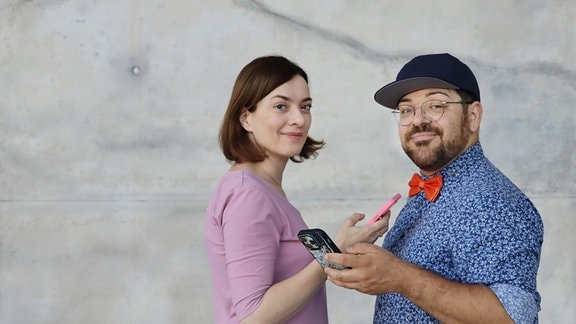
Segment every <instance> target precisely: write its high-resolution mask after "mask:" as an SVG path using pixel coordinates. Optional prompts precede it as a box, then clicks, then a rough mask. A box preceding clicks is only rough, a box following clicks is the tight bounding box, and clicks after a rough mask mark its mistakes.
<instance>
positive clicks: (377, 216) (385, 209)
mask: <svg viewBox="0 0 576 324" xmlns="http://www.w3.org/2000/svg"><path fill="white" fill-rule="evenodd" d="M400 197H402V195H400V194H399V193H397V194H395V195H394V196H393V197H392V198H390V200H388V201H387V202H386V203H385V204H384V206H382V208H380V210H378V211H377V212H376V214H375V215H374V216H373V217H372V218H370V220H369V221H367V222H366V224H372V223H374V222H375V221H377V220H379V219H380V218H381V217H382V216H383V215H384V214H386V213H387V212H388V210H390V208H391V207H392V206H393V205H394V204H395V203H396V202H397V201H398V200H399V199H400Z"/></svg>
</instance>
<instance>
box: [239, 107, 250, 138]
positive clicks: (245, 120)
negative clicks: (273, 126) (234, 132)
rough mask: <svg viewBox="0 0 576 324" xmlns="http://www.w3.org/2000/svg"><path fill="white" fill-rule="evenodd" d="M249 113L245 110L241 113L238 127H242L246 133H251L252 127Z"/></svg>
mask: <svg viewBox="0 0 576 324" xmlns="http://www.w3.org/2000/svg"><path fill="white" fill-rule="evenodd" d="M250 116H251V114H250V112H249V111H248V110H247V109H246V110H244V111H243V112H242V114H241V115H240V125H242V127H243V128H244V129H245V130H246V131H247V132H251V131H252V125H251V124H250V119H251V118H250Z"/></svg>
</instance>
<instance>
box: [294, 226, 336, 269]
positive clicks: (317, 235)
mask: <svg viewBox="0 0 576 324" xmlns="http://www.w3.org/2000/svg"><path fill="white" fill-rule="evenodd" d="M298 239H299V240H300V242H302V244H304V246H305V247H306V249H308V251H310V253H311V254H312V256H313V257H314V259H316V261H318V263H320V265H321V266H322V268H326V267H330V268H334V269H338V270H343V269H347V267H345V266H343V265H340V264H336V263H332V262H328V261H327V260H326V253H341V252H340V249H339V248H338V246H336V244H334V242H333V241H332V239H331V238H330V236H328V234H326V232H324V231H323V230H321V229H319V228H311V229H305V230H301V231H300V232H298Z"/></svg>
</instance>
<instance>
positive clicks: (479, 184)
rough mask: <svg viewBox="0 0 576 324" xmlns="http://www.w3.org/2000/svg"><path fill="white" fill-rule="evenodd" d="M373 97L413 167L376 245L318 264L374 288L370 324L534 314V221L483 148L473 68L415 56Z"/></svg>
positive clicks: (359, 286)
mask: <svg viewBox="0 0 576 324" xmlns="http://www.w3.org/2000/svg"><path fill="white" fill-rule="evenodd" d="M374 98H375V100H376V101H377V102H378V103H379V104H381V105H383V106H385V107H388V108H391V109H392V112H393V113H394V114H395V117H396V120H397V121H398V133H399V135H400V141H401V143H402V148H403V149H404V151H405V152H406V154H407V155H408V156H409V157H410V159H411V160H412V161H413V162H414V164H416V166H417V167H418V168H419V169H420V172H419V173H418V174H414V176H413V178H412V179H411V180H410V183H409V185H410V192H409V198H408V200H407V203H406V205H405V206H404V207H403V209H402V210H401V211H400V213H399V215H398V218H397V220H396V222H395V224H394V226H393V227H392V228H391V229H390V231H389V233H388V234H387V235H386V237H385V239H384V243H383V248H379V247H377V246H374V245H371V244H356V245H355V246H353V247H352V248H350V249H348V250H347V251H346V252H347V253H344V254H329V256H328V260H329V261H331V262H335V263H339V264H344V265H347V266H349V267H351V269H347V270H336V269H326V273H327V274H328V276H329V278H330V280H331V281H332V282H333V283H335V284H337V285H339V286H342V287H345V288H350V289H356V290H358V291H360V292H363V293H366V294H372V295H378V297H377V299H376V307H375V313H374V323H438V322H443V323H453V322H459V323H512V322H516V323H537V322H538V311H539V310H540V295H539V294H538V291H537V290H536V274H537V271H538V265H539V262H540V251H541V246H542V241H543V224H542V220H541V217H540V215H539V213H538V211H537V210H536V209H535V207H534V206H533V204H532V203H531V202H530V200H529V199H528V198H527V197H526V196H525V195H524V194H523V193H522V192H521V191H520V189H518V188H517V187H516V186H515V185H514V184H513V183H512V182H511V181H510V180H509V179H508V178H507V177H506V176H505V175H503V174H502V173H501V172H500V171H499V170H498V169H497V168H496V167H495V166H494V165H493V164H492V163H491V162H490V161H488V160H487V158H486V157H485V156H484V154H483V151H482V147H481V145H480V142H479V130H480V121H481V120H482V113H483V108H482V104H481V102H480V90H479V88H478V84H477V81H476V77H475V76H474V74H473V73H472V71H471V70H470V68H469V67H468V66H467V65H466V64H464V63H462V62H461V61H460V60H458V59H457V58H455V57H453V56H452V55H450V54H430V55H422V56H418V57H415V58H414V59H412V60H411V61H410V62H408V63H407V64H406V65H405V66H404V67H403V68H402V69H401V70H400V72H399V73H398V76H397V78H396V81H394V82H392V83H390V84H388V85H385V86H384V87H382V88H381V89H380V90H378V91H377V92H376V94H375V95H374Z"/></svg>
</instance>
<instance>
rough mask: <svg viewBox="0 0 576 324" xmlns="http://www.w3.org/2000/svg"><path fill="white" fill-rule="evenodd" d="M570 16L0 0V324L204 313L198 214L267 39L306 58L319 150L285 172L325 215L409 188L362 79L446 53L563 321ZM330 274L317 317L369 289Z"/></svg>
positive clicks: (364, 306) (571, 280)
mask: <svg viewBox="0 0 576 324" xmlns="http://www.w3.org/2000/svg"><path fill="white" fill-rule="evenodd" d="M575 16H576V3H574V2H573V1H567V0H566V1H561V0H551V1H546V2H542V1H537V0H524V1H520V0H517V1H513V0H498V1H496V0H488V1H459V0H445V1H428V0H419V1H410V2H409V3H408V2H404V1H376V0H370V1H352V0H348V1H346V0H340V1H332V0H323V1H313V2H310V1H304V0H291V1H272V0H268V1H247V0H238V1H222V0H220V1H200V0H173V1H167V0H147V1H138V0H131V1H116V0H100V1H94V0H76V1H67V0H2V1H1V2H0V200H1V201H0V323H27V324H28V323H59V324H61V323H211V322H213V315H212V302H211V295H210V288H209V270H208V268H207V261H206V257H205V255H204V250H203V246H202V232H201V224H202V218H203V213H204V209H205V207H206V203H207V199H208V197H209V195H210V193H211V191H212V189H213V187H214V185H215V183H216V181H217V180H218V179H219V178H220V176H221V175H222V174H223V173H224V172H225V171H226V169H227V167H228V165H227V164H226V162H225V161H224V158H223V157H222V155H221V153H220V152H219V149H218V145H217V128H218V126H219V122H220V119H221V116H222V114H223V111H224V109H225V107H226V104H227V101H228V97H229V93H230V90H231V86H232V83H233V81H234V78H235V77H236V75H237V73H238V72H239V70H240V69H241V67H242V66H244V64H246V63H247V62H248V61H250V60H251V59H253V58H255V57H256V56H261V55H265V54H272V53H276V54H282V55H285V56H287V57H289V58H291V59H293V60H294V61H296V62H298V63H299V64H300V65H301V66H303V67H304V68H305V69H306V70H307V71H308V72H309V74H310V78H311V82H310V85H311V91H312V96H313V98H314V124H313V127H312V131H311V132H312V135H313V136H315V137H318V138H323V139H325V140H326V141H327V143H328V146H327V147H326V149H325V150H323V151H322V152H321V154H320V156H319V158H318V159H317V160H315V161H311V162H305V163H303V164H301V165H293V164H291V165H290V166H289V167H288V170H287V174H286V177H285V178H286V179H285V182H286V183H285V184H286V189H287V191H288V195H289V197H291V199H292V200H293V202H294V204H295V205H296V206H298V207H299V208H300V209H301V210H302V212H303V215H304V217H305V218H306V219H307V221H308V223H309V225H310V226H321V227H324V228H326V229H327V230H328V231H330V230H333V229H334V228H335V226H336V225H337V224H339V223H340V221H341V220H342V219H343V218H344V217H345V216H347V215H349V214H350V213H352V212H354V211H361V212H367V213H371V212H373V211H375V210H376V209H377V208H378V207H379V205H380V204H381V202H382V201H383V200H384V199H386V198H388V196H390V195H392V194H393V193H395V192H402V193H406V191H407V185H406V182H407V181H408V179H409V177H410V176H411V174H412V172H413V171H415V168H414V166H413V165H412V164H411V162H410V161H409V160H408V159H407V158H406V157H405V156H404V154H403V152H402V151H401V149H400V146H399V143H398V139H397V134H396V125H395V123H394V121H393V119H392V117H391V116H390V114H389V112H388V111H387V110H385V109H382V108H380V107H379V106H378V105H377V104H376V103H375V102H374V101H373V100H372V95H373V93H374V91H375V90H377V89H378V88H379V87H380V86H381V85H383V84H384V83H387V82H389V81H390V80H392V79H393V78H394V77H395V74H396V72H397V70H398V69H399V68H400V67H401V66H402V65H403V63H404V62H405V61H406V60H408V59H409V58H411V57H412V56H415V55H418V54H422V53H428V52H445V51H448V52H451V53H453V54H455V55H457V56H459V57H460V58H462V59H463V60H464V61H466V62H468V63H469V65H470V66H471V67H472V69H473V70H475V71H476V73H477V76H478V79H479V83H480V86H481V91H482V96H483V104H484V107H485V112H484V120H483V124H482V131H481V141H482V143H483V146H484V149H485V152H486V154H487V155H488V156H489V157H490V158H491V160H492V161H493V162H494V163H495V164H496V165H498V166H499V167H500V168H501V169H502V170H503V171H504V172H505V173H506V174H507V175H508V176H509V177H510V178H511V179H512V180H513V181H515V183H517V184H518V186H520V187H521V188H522V189H523V190H524V191H525V192H526V193H527V194H528V195H529V196H530V198H532V199H533V201H534V203H535V204H536V206H537V207H538V209H539V210H540V212H541V213H542V216H543V218H544V223H545V231H546V232H545V243H544V247H543V255H542V262H541V269H540V272H539V278H538V279H539V290H540V292H541V294H542V297H543V301H542V311H541V313H540V320H541V323H574V322H576V307H575V304H576V293H575V292H574V287H576V275H575V274H574V273H575V269H576V254H575V253H574V246H576V235H574V232H575V231H576V219H575V218H574V217H573V213H574V212H573V211H574V210H575V209H576V199H575V194H576V185H575V184H574V179H575V175H576V172H575V171H574V165H575V162H576V153H575V152H574V148H575V147H576V145H575V138H574V129H575V127H576V118H575V117H574V116H575V114H574V108H573V107H574V104H575V102H576V91H575V90H576V60H575V59H574V57H575V56H576V45H575V42H574V39H576V28H575V27H574V17H575ZM402 202H403V201H402ZM402 202H401V204H402ZM396 211H397V210H396ZM328 289H329V294H330V297H329V307H330V310H329V312H330V314H331V318H332V322H333V323H369V322H370V321H371V317H372V308H373V300H374V299H373V297H371V296H365V295H361V294H359V293H356V292H354V291H348V290H344V289H341V288H338V287H335V286H333V285H332V284H330V283H329V284H328Z"/></svg>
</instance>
